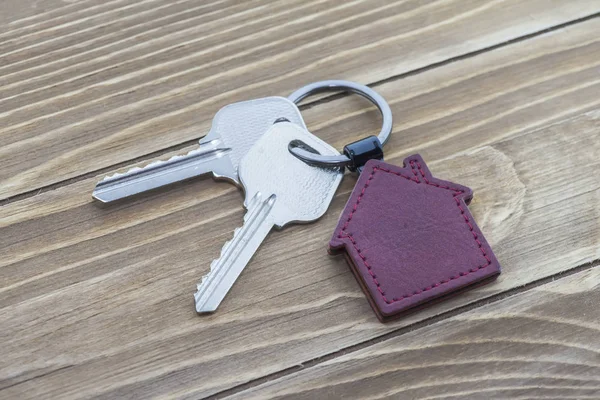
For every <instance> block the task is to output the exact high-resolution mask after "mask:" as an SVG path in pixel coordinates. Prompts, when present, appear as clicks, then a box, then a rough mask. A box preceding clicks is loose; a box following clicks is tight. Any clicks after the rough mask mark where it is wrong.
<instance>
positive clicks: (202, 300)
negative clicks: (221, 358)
mask: <svg viewBox="0 0 600 400" xmlns="http://www.w3.org/2000/svg"><path fill="white" fill-rule="evenodd" d="M298 141H301V142H302V143H304V144H305V145H307V146H308V147H306V146H303V147H304V148H305V149H310V150H311V151H313V152H314V151H316V152H319V153H320V154H324V155H339V153H338V152H337V151H336V150H335V149H334V148H333V147H331V146H329V145H328V144H326V143H325V142H323V141H322V140H320V139H319V138H317V137H316V136H314V135H312V134H311V133H309V132H308V131H307V130H306V129H304V128H301V127H299V126H297V125H294V124H291V123H287V122H282V123H278V124H275V125H273V126H272V127H271V129H270V130H269V131H268V132H267V133H265V134H264V135H263V136H262V137H261V138H260V139H259V140H258V141H257V142H256V144H255V145H254V146H253V147H252V148H251V149H250V151H249V152H248V153H247V154H246V156H244V158H243V159H242V160H241V163H240V167H239V177H240V181H241V183H242V185H243V187H244V189H245V194H246V195H245V201H244V206H245V207H246V209H247V212H246V215H245V216H244V222H243V225H242V227H240V228H238V229H236V230H235V232H234V235H233V239H232V240H231V241H229V242H227V243H225V245H224V246H223V248H222V250H221V256H220V257H219V258H218V259H216V260H214V261H213V262H212V263H211V268H210V272H209V273H208V275H205V276H204V277H203V278H202V281H201V283H199V284H198V291H197V292H196V294H195V295H194V298H195V301H196V311H197V312H198V313H207V312H213V311H215V310H216V309H217V307H218V306H219V304H220V303H221V301H222V300H223V298H224V297H225V295H226V294H227V292H228V291H229V289H230V288H231V287H232V285H233V283H234V282H235V280H236V279H237V277H238V276H239V275H240V273H241V272H242V270H243V269H244V267H245V266H246V265H247V264H248V263H249V262H250V259H251V258H252V256H253V254H254V253H255V252H256V250H257V249H258V247H259V246H260V244H261V243H262V242H263V240H264V239H265V238H266V236H267V234H268V233H269V232H270V231H271V229H272V228H273V227H275V228H277V229H281V228H283V227H284V226H286V225H288V224H291V223H306V222H311V221H314V220H316V219H318V218H319V217H321V216H322V215H323V214H324V213H325V211H326V210H327V208H328V207H329V204H330V202H331V200H332V198H333V195H334V194H335V191H336V189H337V187H338V186H339V184H340V181H341V179H342V175H343V170H341V169H338V168H336V169H331V168H318V167H313V166H309V165H307V164H305V163H304V162H303V161H301V160H299V159H298V158H296V157H295V156H294V155H293V154H291V153H290V152H289V149H288V145H289V144H290V142H296V143H298Z"/></svg>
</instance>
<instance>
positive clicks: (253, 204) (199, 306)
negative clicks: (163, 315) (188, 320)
mask: <svg viewBox="0 0 600 400" xmlns="http://www.w3.org/2000/svg"><path fill="white" fill-rule="evenodd" d="M275 199H276V196H275V195H271V196H270V197H269V198H268V201H266V202H265V201H263V196H262V194H261V193H260V192H257V193H256V194H255V195H254V196H253V197H252V199H251V200H250V202H249V204H248V206H247V209H248V211H247V212H246V214H245V215H244V223H247V222H248V221H249V220H250V219H251V218H253V217H254V216H255V214H257V213H259V212H261V211H263V209H264V207H260V203H263V202H264V203H265V205H266V206H268V208H271V207H272V206H273V204H274V202H275ZM242 230H243V228H242V227H238V228H236V229H235V230H234V231H233V237H232V238H231V239H230V240H228V241H227V242H225V244H224V245H223V247H222V248H221V253H220V254H219V257H218V258H215V259H214V260H212V262H211V263H210V270H209V272H208V273H207V274H206V275H204V276H203V277H202V280H201V281H200V283H199V284H198V285H197V286H196V289H197V290H196V293H194V299H195V301H196V311H197V312H199V313H200V312H211V311H214V310H206V309H205V303H206V300H208V299H203V297H204V293H205V289H204V285H208V284H210V282H209V280H208V278H209V276H210V274H212V273H214V271H215V270H216V268H217V264H218V263H219V262H221V260H222V259H223V257H224V256H226V254H227V252H228V251H229V248H230V246H232V243H233V242H234V241H235V239H236V238H237V236H238V235H241V234H243V233H242ZM201 300H203V301H202V302H201Z"/></svg>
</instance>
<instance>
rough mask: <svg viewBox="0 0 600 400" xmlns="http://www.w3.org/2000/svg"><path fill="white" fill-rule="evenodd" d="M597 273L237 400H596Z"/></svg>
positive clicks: (599, 369)
mask: <svg viewBox="0 0 600 400" xmlns="http://www.w3.org/2000/svg"><path fill="white" fill-rule="evenodd" d="M599 303H600V268H597V267H596V268H593V269H591V270H587V271H584V272H580V273H577V274H575V275H572V276H569V277H567V278H564V279H561V280H559V281H558V282H553V283H549V284H546V285H542V286H539V287H537V288H535V289H533V290H529V291H527V292H525V293H521V294H518V295H516V296H514V297H511V298H509V299H505V300H503V301H501V302H498V303H494V304H492V305H488V306H485V307H481V308H478V309H477V310H474V311H471V312H468V313H463V314H460V315H458V316H455V317H452V318H449V319H447V320H445V321H442V322H439V323H436V324H433V325H431V326H428V327H425V328H422V329H418V330H416V331H413V332H409V333H407V334H405V335H402V336H399V337H394V338H392V339H389V340H386V341H383V342H381V343H378V344H375V345H373V346H369V347H367V348H365V349H361V350H358V351H355V352H352V353H350V354H346V355H341V356H339V357H336V358H334V359H332V360H328V361H325V362H323V363H320V364H318V365H316V366H313V367H311V368H307V369H306V370H303V371H300V372H297V373H294V374H291V375H289V376H286V377H283V378H281V379H277V380H274V381H271V382H268V383H265V384H263V385H260V386H258V387H255V388H252V389H249V390H247V391H244V392H240V393H238V394H237V395H234V396H232V397H228V398H231V399H238V398H239V399H264V398H269V399H278V398H286V399H342V398H343V399H398V400H400V399H423V400H425V399H428V400H429V399H469V400H475V399H535V398H544V399H549V398H552V399H598V398H600V380H599V379H598V378H599V377H600V325H599V324H598V321H600V311H599V309H598V307H597V305H598V304H599Z"/></svg>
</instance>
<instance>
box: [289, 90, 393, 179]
mask: <svg viewBox="0 0 600 400" xmlns="http://www.w3.org/2000/svg"><path fill="white" fill-rule="evenodd" d="M336 90H343V91H347V92H351V93H355V94H358V95H359V96H362V97H364V98H365V99H367V100H369V101H370V102H372V103H373V104H375V106H377V108H378V109H379V112H381V116H382V117H383V124H382V127H381V131H380V132H379V135H378V136H377V137H370V138H365V139H363V140H361V141H358V142H355V143H352V144H350V145H348V146H346V147H344V153H345V154H340V155H339V156H323V155H320V154H315V153H312V152H310V151H307V150H305V149H303V148H301V147H292V146H290V152H291V153H292V154H293V155H295V156H296V157H298V158H299V159H301V160H302V161H304V162H305V163H307V164H311V165H316V166H320V167H345V166H348V167H350V169H351V170H356V169H360V168H361V167H362V165H355V162H356V159H355V157H354V154H355V153H354V150H353V149H359V151H360V152H361V154H357V156H358V157H360V156H366V157H368V158H377V156H375V157H374V156H373V155H374V154H375V153H381V156H380V157H378V158H382V157H383V150H382V149H381V147H382V146H383V145H384V144H385V142H387V140H388V139H389V136H390V133H391V132H392V110H391V109H390V106H389V104H388V103H387V101H385V99H384V98H383V97H382V96H381V95H380V94H379V93H377V92H375V91H374V90H373V89H371V88H370V87H368V86H365V85H361V84H359V83H355V82H350V81H344V80H326V81H320V82H314V83H311V84H309V85H306V86H304V87H301V88H300V89H298V90H296V91H295V92H294V93H292V94H291V95H289V96H288V99H289V100H290V101H293V102H294V103H296V104H298V103H299V102H300V101H302V99H304V98H306V97H308V96H310V95H312V94H316V93H320V92H329V91H336ZM366 142H368V143H366ZM365 143H366V144H365ZM348 155H351V156H352V158H350V157H348ZM363 161H364V162H366V161H367V160H363ZM364 162H363V164H364Z"/></svg>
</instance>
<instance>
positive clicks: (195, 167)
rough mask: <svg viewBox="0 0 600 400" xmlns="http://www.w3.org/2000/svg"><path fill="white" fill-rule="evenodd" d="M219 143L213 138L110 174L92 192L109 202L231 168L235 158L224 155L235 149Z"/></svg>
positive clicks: (103, 200) (98, 198)
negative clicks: (158, 159) (125, 170)
mask: <svg viewBox="0 0 600 400" xmlns="http://www.w3.org/2000/svg"><path fill="white" fill-rule="evenodd" d="M219 144H220V142H219V141H218V140H213V141H212V142H208V143H206V144H204V145H203V146H201V147H200V148H199V149H195V150H192V151H190V152H189V153H187V154H184V155H177V156H173V157H171V158H170V159H168V160H166V161H155V162H153V163H150V164H148V165H146V166H145V167H142V168H140V167H136V168H132V169H130V170H129V171H127V172H125V173H122V174H114V175H112V176H107V177H106V178H104V179H103V180H101V181H100V182H98V184H97V185H96V187H95V188H94V192H93V193H92V196H93V197H94V199H96V200H99V201H101V202H103V203H108V202H111V201H115V200H119V199H122V198H125V197H129V196H132V195H134V194H138V193H141V192H145V191H147V190H151V189H156V188H158V187H161V186H164V185H167V184H170V183H175V182H180V181H183V180H185V179H189V178H193V177H196V176H199V175H203V174H206V173H209V172H212V171H214V170H219V171H223V170H228V169H231V168H230V166H229V165H230V164H231V162H230V161H229V160H227V157H224V156H226V155H227V154H229V153H230V152H231V149H230V148H220V147H218V146H219ZM234 183H236V184H237V182H234Z"/></svg>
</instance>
